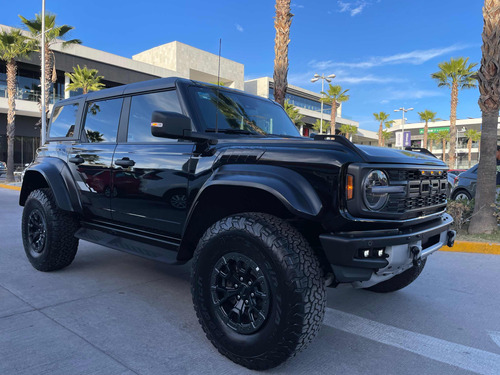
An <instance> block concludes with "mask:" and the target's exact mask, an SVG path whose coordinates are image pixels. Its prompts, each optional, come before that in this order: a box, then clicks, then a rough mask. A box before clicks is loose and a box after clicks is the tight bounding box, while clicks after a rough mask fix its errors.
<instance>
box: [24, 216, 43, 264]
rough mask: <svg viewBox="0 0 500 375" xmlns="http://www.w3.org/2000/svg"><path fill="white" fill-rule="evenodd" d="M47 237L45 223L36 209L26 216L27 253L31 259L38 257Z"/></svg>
mask: <svg viewBox="0 0 500 375" xmlns="http://www.w3.org/2000/svg"><path fill="white" fill-rule="evenodd" d="M46 236H47V221H46V220H45V216H44V215H43V214H42V213H41V212H40V210H38V209H34V210H33V211H31V212H30V214H29V216H28V241H29V251H30V253H31V255H32V256H33V257H38V256H40V254H41V253H42V252H43V250H44V248H45V242H46Z"/></svg>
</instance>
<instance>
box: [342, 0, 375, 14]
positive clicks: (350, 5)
mask: <svg viewBox="0 0 500 375" xmlns="http://www.w3.org/2000/svg"><path fill="white" fill-rule="evenodd" d="M337 4H338V6H339V12H340V13H344V12H349V13H350V14H351V17H353V16H355V15H356V14H359V13H361V12H362V11H363V9H365V7H366V6H367V5H369V4H370V3H369V2H368V1H367V0H357V1H353V2H344V1H341V0H339V1H337Z"/></svg>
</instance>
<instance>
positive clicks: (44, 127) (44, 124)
mask: <svg viewBox="0 0 500 375" xmlns="http://www.w3.org/2000/svg"><path fill="white" fill-rule="evenodd" d="M41 48H42V56H41V60H42V63H41V68H42V74H41V80H42V82H40V83H41V89H42V106H41V107H42V129H41V132H42V134H41V141H42V142H41V145H40V146H43V145H44V144H45V137H46V134H47V114H46V108H45V0H42V41H41Z"/></svg>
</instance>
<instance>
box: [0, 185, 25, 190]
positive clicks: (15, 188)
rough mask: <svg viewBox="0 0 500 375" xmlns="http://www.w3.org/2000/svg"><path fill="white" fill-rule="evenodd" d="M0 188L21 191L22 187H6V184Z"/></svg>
mask: <svg viewBox="0 0 500 375" xmlns="http://www.w3.org/2000/svg"><path fill="white" fill-rule="evenodd" d="M0 188H4V189H10V190H17V191H21V187H20V186H13V185H6V184H0Z"/></svg>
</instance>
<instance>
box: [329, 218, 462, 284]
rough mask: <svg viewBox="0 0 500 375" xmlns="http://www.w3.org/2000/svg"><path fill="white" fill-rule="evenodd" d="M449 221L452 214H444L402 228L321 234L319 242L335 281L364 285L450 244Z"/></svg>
mask: <svg viewBox="0 0 500 375" xmlns="http://www.w3.org/2000/svg"><path fill="white" fill-rule="evenodd" d="M452 223H453V219H452V218H451V216H450V215H448V214H443V215H442V216H441V217H440V218H438V219H437V220H433V221H432V222H427V223H423V224H419V225H414V226H411V227H408V228H405V229H388V230H377V231H365V232H363V231H361V232H360V231H358V232H343V233H336V234H322V235H320V241H321V245H322V247H323V250H324V253H325V255H326V257H327V259H328V261H329V263H330V264H331V266H332V269H333V272H334V274H335V279H336V282H338V283H354V286H355V287H363V288H366V287H370V286H372V285H375V284H377V283H379V282H382V281H384V280H387V279H390V278H391V277H393V276H395V275H397V274H399V273H401V272H403V271H405V270H407V269H408V268H410V267H412V265H413V264H416V262H418V261H420V260H422V259H424V258H426V257H427V256H429V255H430V254H432V253H433V252H435V251H437V250H439V249H440V248H441V247H443V246H445V245H447V246H450V247H451V246H453V244H454V241H455V231H452V230H450V226H451V224H452ZM366 251H368V253H366ZM365 254H369V256H367V257H366V256H364V255H365ZM380 254H381V255H380Z"/></svg>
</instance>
